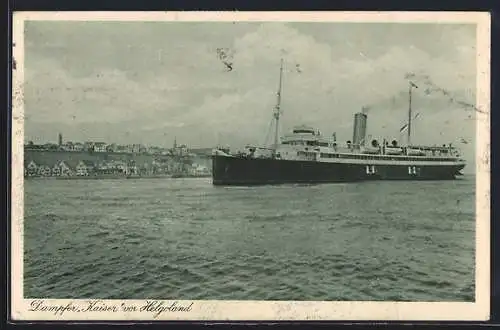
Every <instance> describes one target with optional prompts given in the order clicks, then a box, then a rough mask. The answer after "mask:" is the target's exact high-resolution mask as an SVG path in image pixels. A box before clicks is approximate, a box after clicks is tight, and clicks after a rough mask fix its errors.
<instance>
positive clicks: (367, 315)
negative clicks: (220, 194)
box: [10, 12, 491, 321]
mask: <svg viewBox="0 0 500 330" xmlns="http://www.w3.org/2000/svg"><path fill="white" fill-rule="evenodd" d="M27 20H44V21H46V20H55V21H58V20H65V21H70V20H71V21H89V20H92V21H99V20H114V21H184V22H187V21H225V22H230V21H254V22H271V21H281V22H285V21H295V22H312V21H314V22H400V23H409V22H413V23H415V22H418V23H436V22H441V23H474V24H477V48H476V51H477V93H476V95H477V103H476V104H477V108H478V109H479V110H480V111H478V113H477V116H476V118H477V129H476V134H477V145H476V160H477V161H476V279H475V288H476V294H475V298H476V299H475V302H474V303H461V302H326V301H307V302H306V301H217V300H205V301H182V300H166V301H153V302H151V301H149V305H148V301H146V300H99V301H97V300H94V301H87V300H67V299H63V300H56V299H46V300H43V301H42V302H41V303H40V302H39V301H36V299H24V298H23V232H24V231H23V230H24V229H23V211H24V208H23V205H24V200H23V199H24V191H23V182H24V173H23V170H22V169H23V164H24V161H23V141H24V104H23V77H24V38H23V37H24V33H23V32H24V22H25V21H27ZM490 40H491V37H490V15H489V13H486V12H483V13H480V12H17V13H14V16H13V42H14V43H15V47H13V57H14V59H15V61H16V70H15V71H14V72H13V80H12V81H13V98H12V102H13V103H12V144H11V146H12V158H11V159H12V165H11V173H12V190H11V214H12V221H11V227H10V229H11V237H10V238H11V240H10V245H11V255H10V257H11V287H10V289H11V291H10V293H11V315H10V316H11V317H12V319H13V320H58V321H62V320H67V321H72V320H75V321H76V320H80V321H84V320H102V321H106V320H109V321H117V320H137V321H141V320H142V321H149V320H384V321H385V320H487V319H488V318H489V311H490V126H489V114H490ZM47 298H50V297H47ZM37 304H42V305H43V306H58V309H57V308H56V307H54V309H55V310H53V311H51V312H48V311H45V312H44V311H41V307H40V306H41V305H38V311H30V309H37V307H34V306H37ZM89 304H92V305H91V306H94V307H95V308H96V309H98V306H101V307H102V309H107V308H112V306H115V307H116V308H117V311H116V312H112V311H109V310H108V311H88V312H82V310H84V309H85V308H88V307H89ZM68 306H69V307H68ZM96 306H97V307H96ZM104 306H106V308H105V307H104ZM124 306H128V307H129V308H130V309H128V311H124ZM130 306H136V308H137V311H132V308H131V307H130ZM147 306H149V308H148V307H147ZM168 307H170V309H169V308H168ZM175 307H177V308H178V307H184V308H185V310H183V311H176V308H175ZM78 308H79V309H80V312H78V311H76V310H77V309H78ZM155 308H156V311H153V310H154V309H155ZM158 312H159V313H158Z"/></svg>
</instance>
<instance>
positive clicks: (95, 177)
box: [24, 175, 212, 180]
mask: <svg viewBox="0 0 500 330" xmlns="http://www.w3.org/2000/svg"><path fill="white" fill-rule="evenodd" d="M210 177H212V176H211V175H202V176H195V175H193V176H181V177H172V175H141V176H139V175H137V176H123V175H89V176H28V177H25V178H24V179H25V180H120V179H121V180H135V179H184V178H186V179H195V178H210Z"/></svg>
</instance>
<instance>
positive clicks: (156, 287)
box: [24, 176, 475, 301]
mask: <svg viewBox="0 0 500 330" xmlns="http://www.w3.org/2000/svg"><path fill="white" fill-rule="evenodd" d="M474 186H475V185H474V177H467V176H466V177H464V178H463V179H461V180H456V181H444V182H365V183H349V184H322V185H281V186H261V187H230V188H228V187H214V186H212V184H211V179H151V180H149V179H141V180H82V181H77V180H75V181H73V180H71V181H64V180H29V181H26V182H25V220H24V230H25V235H24V244H25V245H24V251H25V252H24V253H25V261H24V266H25V268H24V277H25V278H24V290H25V297H26V298H35V297H36V298H46V297H50V298H102V299H105V298H108V299H116V298H121V299H145V298H156V299H174V298H175V299H241V300H246V299H252V300H254V299H255V300H267V299H269V300H425V301H443V300H446V301H450V300H457V301H472V300H473V299H474V246H475V241H474V236H475V235H474V231H475V224H474V220H475V218H474V196H475V194H474V190H475V189H474Z"/></svg>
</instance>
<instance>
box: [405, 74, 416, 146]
mask: <svg viewBox="0 0 500 330" xmlns="http://www.w3.org/2000/svg"><path fill="white" fill-rule="evenodd" d="M409 83H410V84H409V86H408V141H407V142H408V143H407V145H408V147H409V146H410V144H411V91H412V89H413V87H415V88H418V86H417V85H415V84H414V83H413V82H411V81H410V82H409Z"/></svg>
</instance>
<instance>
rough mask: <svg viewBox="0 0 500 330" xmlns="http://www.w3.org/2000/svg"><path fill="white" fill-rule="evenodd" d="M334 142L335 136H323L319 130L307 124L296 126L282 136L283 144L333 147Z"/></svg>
mask: <svg viewBox="0 0 500 330" xmlns="http://www.w3.org/2000/svg"><path fill="white" fill-rule="evenodd" d="M334 143H335V138H334V137H333V136H332V137H325V136H322V135H321V133H320V132H319V131H318V130H316V129H314V128H313V127H310V126H306V125H301V126H295V127H294V128H293V129H292V132H291V133H289V134H286V135H284V136H283V137H282V138H281V144H282V145H295V146H321V147H331V146H333V144H334Z"/></svg>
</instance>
